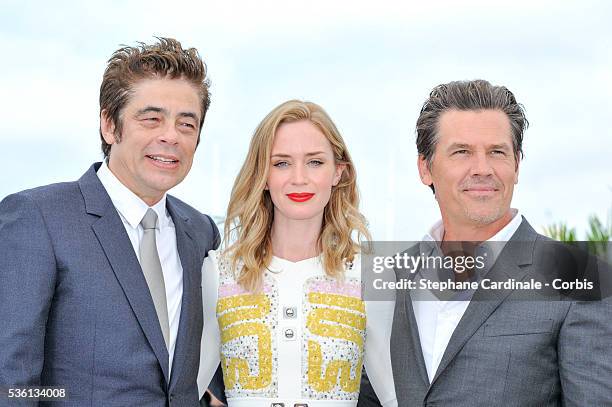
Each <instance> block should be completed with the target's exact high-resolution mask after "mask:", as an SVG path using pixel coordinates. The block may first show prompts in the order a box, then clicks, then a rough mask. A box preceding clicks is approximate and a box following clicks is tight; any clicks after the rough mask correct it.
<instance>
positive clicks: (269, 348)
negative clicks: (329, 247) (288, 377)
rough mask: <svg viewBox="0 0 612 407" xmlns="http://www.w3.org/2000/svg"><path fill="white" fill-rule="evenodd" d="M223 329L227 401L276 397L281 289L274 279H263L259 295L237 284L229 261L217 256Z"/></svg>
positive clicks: (220, 317) (219, 309) (219, 307)
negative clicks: (277, 332)
mask: <svg viewBox="0 0 612 407" xmlns="http://www.w3.org/2000/svg"><path fill="white" fill-rule="evenodd" d="M216 260H217V264H218V265H219V276H220V281H219V283H220V284H219V299H218V301H217V320H218V322H219V328H220V330H221V366H222V368H223V380H224V382H225V393H226V396H227V397H228V398H237V397H277V395H278V378H277V377H278V376H277V370H278V363H277V359H276V358H275V357H273V355H275V354H276V353H277V352H276V337H275V335H274V332H275V331H276V325H277V314H278V290H277V288H276V284H275V281H274V279H273V278H270V277H269V276H266V277H265V278H264V289H263V291H262V292H260V293H257V294H251V293H248V292H246V291H245V290H244V289H243V288H242V287H240V285H238V284H237V283H236V281H235V278H234V273H233V271H232V270H231V268H230V264H229V262H228V261H227V260H225V259H223V258H222V257H221V256H217V259H216Z"/></svg>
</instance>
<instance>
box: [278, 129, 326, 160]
mask: <svg viewBox="0 0 612 407" xmlns="http://www.w3.org/2000/svg"><path fill="white" fill-rule="evenodd" d="M315 151H323V152H326V153H327V152H328V153H330V154H331V153H332V147H331V144H330V142H329V140H327V137H325V135H324V134H323V132H321V130H319V129H318V128H317V127H316V126H315V125H314V124H313V123H312V122H310V121H308V120H300V121H297V122H291V123H283V124H281V125H280V126H279V127H278V128H277V129H276V134H275V136H274V143H273V144H272V154H279V153H282V154H290V155H301V154H307V153H311V152H315Z"/></svg>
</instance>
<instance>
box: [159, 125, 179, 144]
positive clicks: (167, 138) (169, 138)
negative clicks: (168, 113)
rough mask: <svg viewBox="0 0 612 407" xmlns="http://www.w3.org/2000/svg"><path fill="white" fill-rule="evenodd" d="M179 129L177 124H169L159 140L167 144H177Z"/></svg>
mask: <svg viewBox="0 0 612 407" xmlns="http://www.w3.org/2000/svg"><path fill="white" fill-rule="evenodd" d="M178 138H179V134H178V130H177V128H176V127H175V126H173V125H171V124H168V125H167V126H166V127H165V128H164V129H163V131H162V133H161V135H160V137H159V141H160V142H162V143H167V144H177V143H178Z"/></svg>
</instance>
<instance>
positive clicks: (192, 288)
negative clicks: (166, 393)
mask: <svg viewBox="0 0 612 407" xmlns="http://www.w3.org/2000/svg"><path fill="white" fill-rule="evenodd" d="M167 208H168V212H170V216H172V221H173V222H174V227H175V231H176V245H177V247H178V253H179V258H180V260H181V266H182V267H183V298H182V300H181V316H180V319H179V328H178V335H177V338H176V346H175V349H174V359H173V362H172V376H171V377H170V389H172V387H173V386H174V385H175V384H176V383H177V381H178V379H179V378H180V375H181V373H182V372H183V370H184V366H185V363H186V358H187V357H192V358H193V357H197V356H198V355H190V354H188V352H189V351H190V349H192V348H193V347H192V346H190V343H191V340H192V337H193V335H194V333H193V329H195V328H196V327H195V326H194V325H195V323H194V322H193V321H192V318H193V315H194V313H196V312H200V313H201V312H202V309H201V307H198V304H196V299H197V298H198V296H197V294H198V291H199V290H200V289H201V287H200V283H199V282H198V278H197V276H198V273H200V272H201V267H202V265H201V264H199V261H198V259H199V258H200V254H199V251H198V247H197V246H196V244H195V242H194V240H193V237H194V236H195V235H194V233H193V232H192V231H191V227H190V224H189V219H188V218H187V217H186V216H183V215H182V214H180V213H179V212H178V210H177V209H176V208H175V205H173V204H172V202H171V201H170V200H168V201H167Z"/></svg>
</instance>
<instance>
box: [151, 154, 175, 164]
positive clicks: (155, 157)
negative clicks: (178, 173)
mask: <svg viewBox="0 0 612 407" xmlns="http://www.w3.org/2000/svg"><path fill="white" fill-rule="evenodd" d="M147 158H150V159H151V160H153V161H157V162H159V163H164V164H175V163H178V162H179V160H177V159H175V158H171V157H163V156H160V155H147Z"/></svg>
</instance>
